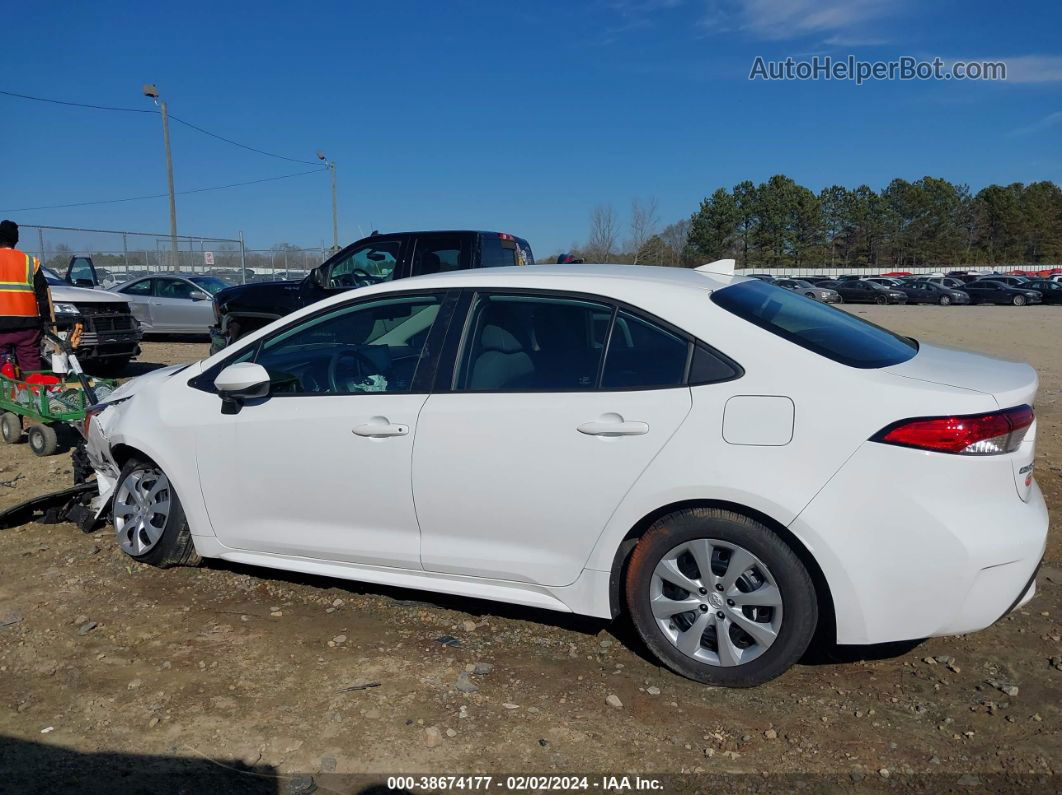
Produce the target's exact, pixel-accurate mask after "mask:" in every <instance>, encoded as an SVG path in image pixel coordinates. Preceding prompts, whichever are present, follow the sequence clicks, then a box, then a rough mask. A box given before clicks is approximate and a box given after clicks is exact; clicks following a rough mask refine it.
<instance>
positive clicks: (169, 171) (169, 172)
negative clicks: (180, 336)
mask: <svg viewBox="0 0 1062 795" xmlns="http://www.w3.org/2000/svg"><path fill="white" fill-rule="evenodd" d="M144 96H145V97H151V98H152V99H153V100H155V104H156V105H158V106H159V112H160V115H161V116H162V144H163V146H164V147H165V149H166V181H167V183H168V184H169V188H170V251H171V254H170V256H171V257H172V260H171V263H170V268H171V269H172V270H175V271H176V270H178V267H177V266H178V264H179V261H180V258H179V256H178V253H177V201H176V199H175V198H174V193H173V155H172V153H171V152H170V120H169V116H167V115H166V102H165V100H162V99H160V98H159V89H158V87H157V86H156V85H155V84H154V83H146V84H145V85H144Z"/></svg>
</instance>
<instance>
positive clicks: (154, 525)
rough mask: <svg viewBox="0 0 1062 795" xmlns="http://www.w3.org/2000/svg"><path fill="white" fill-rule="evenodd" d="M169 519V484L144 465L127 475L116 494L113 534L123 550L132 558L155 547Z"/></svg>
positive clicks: (161, 476)
mask: <svg viewBox="0 0 1062 795" xmlns="http://www.w3.org/2000/svg"><path fill="white" fill-rule="evenodd" d="M169 518H170V481H169V479H168V478H167V477H166V475H165V474H164V473H163V472H162V471H161V470H159V469H157V468H155V467H152V466H148V465H144V466H142V467H138V468H136V469H134V470H132V471H131V472H129V474H127V475H126V476H125V478H124V479H123V480H122V482H121V484H120V485H119V487H118V490H117V491H116V492H115V494H114V531H115V533H116V534H117V536H118V543H119V545H121V547H122V551H123V552H125V553H126V554H128V555H132V556H133V557H140V556H141V555H145V554H147V553H148V552H150V551H151V550H152V549H154V548H155V545H156V544H157V543H158V542H159V540H160V539H161V538H162V534H163V533H164V532H165V530H166V522H167V521H168V520H169Z"/></svg>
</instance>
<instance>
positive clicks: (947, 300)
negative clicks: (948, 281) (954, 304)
mask: <svg viewBox="0 0 1062 795" xmlns="http://www.w3.org/2000/svg"><path fill="white" fill-rule="evenodd" d="M950 303H951V296H950V295H942V296H940V305H941V306H948V305H949V304H950Z"/></svg>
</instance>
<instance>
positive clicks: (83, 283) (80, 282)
mask: <svg viewBox="0 0 1062 795" xmlns="http://www.w3.org/2000/svg"><path fill="white" fill-rule="evenodd" d="M95 286H96V283H95V282H94V281H92V279H74V287H87V288H89V289H90V290H91V289H92V288H93V287H95Z"/></svg>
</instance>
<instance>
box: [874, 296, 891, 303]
mask: <svg viewBox="0 0 1062 795" xmlns="http://www.w3.org/2000/svg"><path fill="white" fill-rule="evenodd" d="M874 303H875V304H887V303H889V299H888V298H886V297H885V296H883V295H879V296H876V297H875V298H874Z"/></svg>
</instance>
